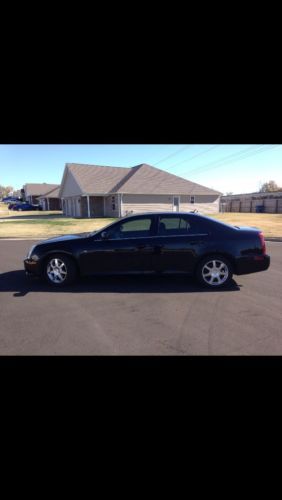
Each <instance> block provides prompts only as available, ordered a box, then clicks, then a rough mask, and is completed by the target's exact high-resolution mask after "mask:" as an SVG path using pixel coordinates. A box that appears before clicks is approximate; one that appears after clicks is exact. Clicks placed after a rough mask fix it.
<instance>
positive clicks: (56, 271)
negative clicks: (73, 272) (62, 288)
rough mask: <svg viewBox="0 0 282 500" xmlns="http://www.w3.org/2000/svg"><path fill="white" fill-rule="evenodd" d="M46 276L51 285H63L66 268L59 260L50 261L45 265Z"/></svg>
mask: <svg viewBox="0 0 282 500" xmlns="http://www.w3.org/2000/svg"><path fill="white" fill-rule="evenodd" d="M47 276H48V278H49V280H50V281H52V283H63V281H65V279H66V277H67V266H66V264H65V263H64V261H63V260H61V259H59V258H54V259H51V260H50V261H49V262H48V265H47Z"/></svg>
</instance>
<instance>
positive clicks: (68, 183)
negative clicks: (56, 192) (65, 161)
mask: <svg viewBox="0 0 282 500" xmlns="http://www.w3.org/2000/svg"><path fill="white" fill-rule="evenodd" d="M80 194H81V189H80V187H79V185H78V184H77V182H76V180H75V179H74V177H73V175H72V173H71V172H70V171H69V170H68V171H67V174H66V178H65V182H64V187H63V191H62V194H61V197H62V198H68V197H69V196H78V195H80Z"/></svg>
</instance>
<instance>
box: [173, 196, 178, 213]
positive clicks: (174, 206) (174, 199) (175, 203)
mask: <svg viewBox="0 0 282 500" xmlns="http://www.w3.org/2000/svg"><path fill="white" fill-rule="evenodd" d="M173 211H174V212H179V196H174V197H173Z"/></svg>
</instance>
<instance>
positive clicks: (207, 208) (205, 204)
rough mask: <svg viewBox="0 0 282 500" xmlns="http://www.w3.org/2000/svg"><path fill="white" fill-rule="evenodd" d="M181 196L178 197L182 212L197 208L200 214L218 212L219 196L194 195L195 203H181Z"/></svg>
mask: <svg viewBox="0 0 282 500" xmlns="http://www.w3.org/2000/svg"><path fill="white" fill-rule="evenodd" d="M182 198H183V197H181V199H180V210H183V211H184V212H190V211H191V210H198V212H199V213H201V214H216V213H218V212H219V196H214V195H206V196H204V195H202V196H199V195H196V196H195V203H183V201H182ZM189 198H190V197H189Z"/></svg>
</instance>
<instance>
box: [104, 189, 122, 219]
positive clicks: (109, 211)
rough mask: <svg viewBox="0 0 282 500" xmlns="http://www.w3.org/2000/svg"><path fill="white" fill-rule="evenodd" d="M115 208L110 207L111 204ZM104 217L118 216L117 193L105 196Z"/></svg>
mask: <svg viewBox="0 0 282 500" xmlns="http://www.w3.org/2000/svg"><path fill="white" fill-rule="evenodd" d="M113 203H114V205H115V208H114V209H113V208H112V205H113ZM105 217H119V195H117V194H116V195H110V196H106V197H105Z"/></svg>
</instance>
